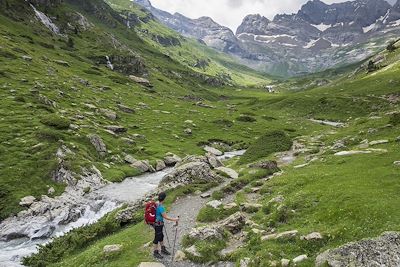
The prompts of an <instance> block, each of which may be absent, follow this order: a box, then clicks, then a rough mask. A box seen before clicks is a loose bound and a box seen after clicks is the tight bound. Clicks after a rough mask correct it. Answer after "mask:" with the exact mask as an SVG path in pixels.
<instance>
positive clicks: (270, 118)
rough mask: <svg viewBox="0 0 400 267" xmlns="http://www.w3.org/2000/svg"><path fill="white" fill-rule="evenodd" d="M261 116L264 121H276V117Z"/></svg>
mask: <svg viewBox="0 0 400 267" xmlns="http://www.w3.org/2000/svg"><path fill="white" fill-rule="evenodd" d="M261 118H263V119H264V120H266V121H276V120H277V118H274V117H271V116H267V115H263V116H262V117H261Z"/></svg>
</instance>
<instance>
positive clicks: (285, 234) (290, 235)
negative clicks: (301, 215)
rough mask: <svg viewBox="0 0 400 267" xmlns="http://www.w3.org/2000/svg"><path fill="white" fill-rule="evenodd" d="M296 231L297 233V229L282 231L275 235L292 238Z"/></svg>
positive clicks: (277, 237)
mask: <svg viewBox="0 0 400 267" xmlns="http://www.w3.org/2000/svg"><path fill="white" fill-rule="evenodd" d="M298 233H299V231H297V230H292V231H286V232H282V233H279V234H277V235H276V239H280V238H293V237H296V236H297V234H298Z"/></svg>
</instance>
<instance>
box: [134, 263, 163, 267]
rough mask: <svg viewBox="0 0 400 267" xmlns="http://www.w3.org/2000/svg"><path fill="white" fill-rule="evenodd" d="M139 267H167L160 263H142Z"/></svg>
mask: <svg viewBox="0 0 400 267" xmlns="http://www.w3.org/2000/svg"><path fill="white" fill-rule="evenodd" d="M138 267H165V265H164V264H162V263H160V262H141V263H140V264H139V266H138Z"/></svg>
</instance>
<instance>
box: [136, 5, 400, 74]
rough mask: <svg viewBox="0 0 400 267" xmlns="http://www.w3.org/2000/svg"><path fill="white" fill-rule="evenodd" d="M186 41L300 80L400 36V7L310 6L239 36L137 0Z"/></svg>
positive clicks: (251, 18)
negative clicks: (306, 75) (297, 76)
mask: <svg viewBox="0 0 400 267" xmlns="http://www.w3.org/2000/svg"><path fill="white" fill-rule="evenodd" d="M135 1H136V2H137V3H138V4H140V5H142V6H144V7H145V8H146V9H148V10H150V11H151V12H152V13H153V14H154V15H155V16H156V17H157V18H158V19H159V20H160V21H161V22H162V23H163V24H165V25H167V26H168V27H170V28H171V29H174V30H176V31H178V32H179V33H181V34H183V35H184V36H190V37H194V38H197V39H199V40H201V41H203V42H204V43H206V44H207V45H208V46H210V47H213V48H215V49H217V50H220V51H224V52H226V53H229V54H232V55H234V56H236V57H237V58H238V59H239V60H240V61H241V62H242V63H243V64H245V65H247V66H249V67H251V68H254V69H257V70H261V71H264V72H267V73H270V74H274V75H278V76H287V75H290V76H296V75H302V74H306V73H311V72H317V71H322V70H326V69H329V68H334V67H340V66H344V65H347V64H351V63H355V62H358V61H360V60H362V59H365V58H367V57H368V56H371V55H373V54H374V53H376V52H377V51H379V50H380V49H382V48H383V47H385V46H386V42H387V40H388V39H390V38H394V37H396V36H398V34H399V32H400V2H399V1H397V3H395V4H394V6H392V5H390V4H389V3H388V2H386V1H385V0H355V1H348V2H342V3H334V4H331V5H328V4H325V3H323V2H321V1H320V0H312V1H309V2H308V3H306V4H305V5H304V6H302V7H301V9H300V10H299V11H298V12H297V13H296V14H290V15H288V14H282V15H276V16H275V17H274V18H273V20H269V19H268V18H266V17H263V16H261V15H258V14H257V15H248V16H246V17H245V18H244V19H243V22H242V24H241V25H240V26H239V28H238V29H237V31H236V33H234V32H232V30H230V29H229V28H227V27H224V26H221V25H219V24H217V23H216V22H214V21H213V20H212V18H209V17H201V18H199V19H190V18H187V17H185V16H183V15H181V14H179V13H175V14H173V15H172V14H170V13H168V12H165V11H162V10H159V9H157V8H155V7H153V6H152V5H151V3H150V2H149V1H148V0H135Z"/></svg>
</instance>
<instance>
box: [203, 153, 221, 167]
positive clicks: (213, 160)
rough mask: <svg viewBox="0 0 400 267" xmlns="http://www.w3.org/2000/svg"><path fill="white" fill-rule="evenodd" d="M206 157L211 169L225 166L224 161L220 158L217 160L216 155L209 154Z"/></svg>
mask: <svg viewBox="0 0 400 267" xmlns="http://www.w3.org/2000/svg"><path fill="white" fill-rule="evenodd" d="M206 157H207V159H208V163H209V164H210V165H211V167H213V168H218V167H222V166H224V164H223V163H222V161H221V160H220V159H219V158H217V157H216V156H215V155H214V154H211V153H207V154H206Z"/></svg>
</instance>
